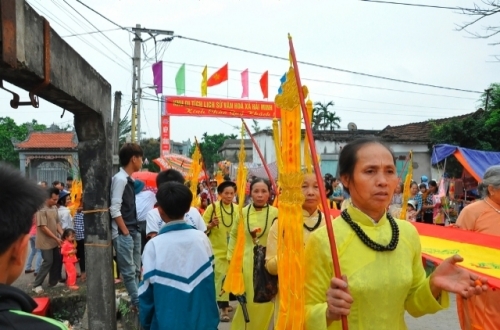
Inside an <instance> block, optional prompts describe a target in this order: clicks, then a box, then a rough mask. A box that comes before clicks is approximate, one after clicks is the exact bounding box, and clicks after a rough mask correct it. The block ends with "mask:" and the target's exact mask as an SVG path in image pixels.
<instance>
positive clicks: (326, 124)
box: [312, 101, 341, 131]
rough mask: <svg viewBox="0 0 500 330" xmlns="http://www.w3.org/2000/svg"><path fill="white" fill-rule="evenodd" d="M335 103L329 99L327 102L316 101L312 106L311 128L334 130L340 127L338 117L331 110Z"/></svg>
mask: <svg viewBox="0 0 500 330" xmlns="http://www.w3.org/2000/svg"><path fill="white" fill-rule="evenodd" d="M334 105H335V103H333V101H329V102H327V103H322V102H316V103H314V108H313V116H312V117H313V119H312V129H313V130H315V131H317V130H320V129H322V130H328V129H330V130H334V129H335V128H340V125H339V123H340V121H341V119H340V117H338V116H337V114H336V113H335V111H331V110H330V108H333V106H334Z"/></svg>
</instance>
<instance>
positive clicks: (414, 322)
mask: <svg viewBox="0 0 500 330" xmlns="http://www.w3.org/2000/svg"><path fill="white" fill-rule="evenodd" d="M33 266H34V263H33ZM33 281H34V276H33V274H23V275H22V276H21V277H19V279H18V280H17V281H16V282H14V284H13V285H14V286H16V287H19V288H21V289H23V290H26V291H28V290H30V288H31V283H32V282H33ZM45 281H47V279H46V280H45ZM49 290H55V289H49ZM59 290H61V289H59ZM62 290H64V288H62ZM62 290H61V291H62ZM233 306H234V307H236V304H235V303H234V304H233ZM235 309H236V308H235ZM405 319H406V324H407V325H408V329H409V330H459V329H460V326H459V323H458V317H457V312H456V302H455V296H454V295H451V296H450V308H449V309H447V310H445V311H441V312H439V313H437V314H434V315H426V316H423V317H420V318H417V319H415V318H413V317H411V316H410V315H408V314H407V315H406V317H405ZM230 328H231V323H221V324H220V325H219V330H229V329H230ZM238 330H239V329H238ZM264 330H265V329H264Z"/></svg>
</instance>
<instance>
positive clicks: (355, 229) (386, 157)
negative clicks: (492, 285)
mask: <svg viewBox="0 0 500 330" xmlns="http://www.w3.org/2000/svg"><path fill="white" fill-rule="evenodd" d="M339 171H340V176H341V179H342V184H343V185H344V188H345V189H348V192H349V194H350V195H351V200H352V204H351V205H349V206H348V208H347V210H345V211H344V212H343V213H342V215H341V217H338V218H337V219H336V220H334V221H333V222H332V225H333V230H334V233H335V240H336V244H337V251H338V255H339V263H340V268H341V274H342V275H343V279H338V278H336V277H334V273H333V263H332V256H331V253H330V249H329V248H328V245H329V240H328V235H327V231H326V229H325V228H326V227H323V228H320V229H319V230H317V231H315V232H314V233H313V234H312V235H311V236H310V237H309V240H308V242H307V245H306V251H305V258H306V260H307V262H308V266H307V267H306V277H305V278H306V279H305V300H306V322H305V323H306V329H307V330H326V329H329V330H333V329H335V330H340V329H342V325H341V321H340V320H341V317H342V316H344V315H345V316H347V319H348V324H349V329H350V330H371V329H377V330H406V329H407V327H406V324H405V320H404V314H405V310H406V311H408V312H409V313H410V314H411V315H412V316H414V317H419V316H422V315H424V314H429V313H435V312H437V311H439V310H441V309H443V308H446V307H448V304H449V303H448V295H447V294H446V291H448V292H454V293H458V294H460V295H462V296H465V297H470V296H472V295H474V294H480V293H482V292H483V291H484V290H487V286H486V285H484V283H485V281H486V280H485V279H481V281H482V282H483V285H477V286H476V285H475V283H474V281H475V280H476V279H477V276H476V275H473V274H471V273H470V272H468V271H467V270H465V269H463V268H460V267H458V266H456V265H455V264H456V263H457V262H460V261H461V260H462V258H460V256H453V257H451V258H448V259H446V260H445V261H443V262H442V263H441V264H440V265H439V266H438V267H437V268H436V269H435V271H434V272H433V273H432V274H431V275H430V276H429V277H426V274H425V271H424V268H423V265H422V261H421V252H420V240H419V236H418V233H417V231H416V229H415V227H414V226H413V225H412V224H411V223H410V222H408V221H402V220H395V219H393V218H392V217H391V216H390V215H386V208H387V206H388V205H389V203H390V201H391V198H392V193H393V192H394V188H395V187H396V185H397V184H398V177H397V174H396V166H395V158H394V156H393V155H392V152H391V151H390V149H389V148H388V147H386V146H385V145H383V144H382V143H381V142H379V141H377V140H374V139H366V138H365V139H359V140H355V141H353V142H351V143H349V144H347V145H346V146H345V147H344V148H343V149H342V152H341V153H340V157H339Z"/></svg>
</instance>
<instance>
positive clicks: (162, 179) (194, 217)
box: [146, 169, 207, 238]
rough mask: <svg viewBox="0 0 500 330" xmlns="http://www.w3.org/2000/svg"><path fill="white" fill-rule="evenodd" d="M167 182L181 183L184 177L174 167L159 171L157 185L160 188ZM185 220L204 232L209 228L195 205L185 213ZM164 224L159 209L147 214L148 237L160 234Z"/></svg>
mask: <svg viewBox="0 0 500 330" xmlns="http://www.w3.org/2000/svg"><path fill="white" fill-rule="evenodd" d="M166 182H179V183H181V184H184V177H183V176H182V174H181V173H180V172H179V171H176V170H174V169H168V170H166V171H163V172H160V173H158V176H157V177H156V186H157V187H158V188H160V186H161V185H162V184H163V183H166ZM184 220H185V221H186V223H187V224H188V225H191V226H193V227H194V228H196V229H198V230H200V231H202V232H205V231H206V230H207V226H206V224H205V221H203V218H202V217H201V214H200V212H199V211H198V210H197V209H196V208H194V207H191V208H190V209H189V211H188V212H187V213H186V214H185V215H184ZM163 224H164V222H163V220H162V219H161V217H160V213H159V212H158V209H153V210H151V211H149V212H148V214H147V216H146V235H147V237H148V238H152V237H155V236H156V235H158V233H159V232H160V229H161V228H162V226H163Z"/></svg>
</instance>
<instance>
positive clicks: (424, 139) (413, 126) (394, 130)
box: [378, 109, 484, 144]
mask: <svg viewBox="0 0 500 330" xmlns="http://www.w3.org/2000/svg"><path fill="white" fill-rule="evenodd" d="M483 113H484V110H483V109H479V110H477V111H476V112H473V113H469V114H465V115H461V116H455V117H448V118H443V119H434V120H427V121H422V122H418V123H410V124H405V125H399V126H387V127H386V128H384V129H383V130H382V131H381V132H380V133H379V134H378V136H379V137H380V138H382V139H384V140H385V141H387V142H398V143H427V144H429V143H430V138H429V132H430V131H431V130H432V127H433V125H442V124H444V123H446V122H449V121H451V120H455V119H459V120H460V119H466V118H469V117H471V116H472V117H474V116H480V115H481V114H483Z"/></svg>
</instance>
